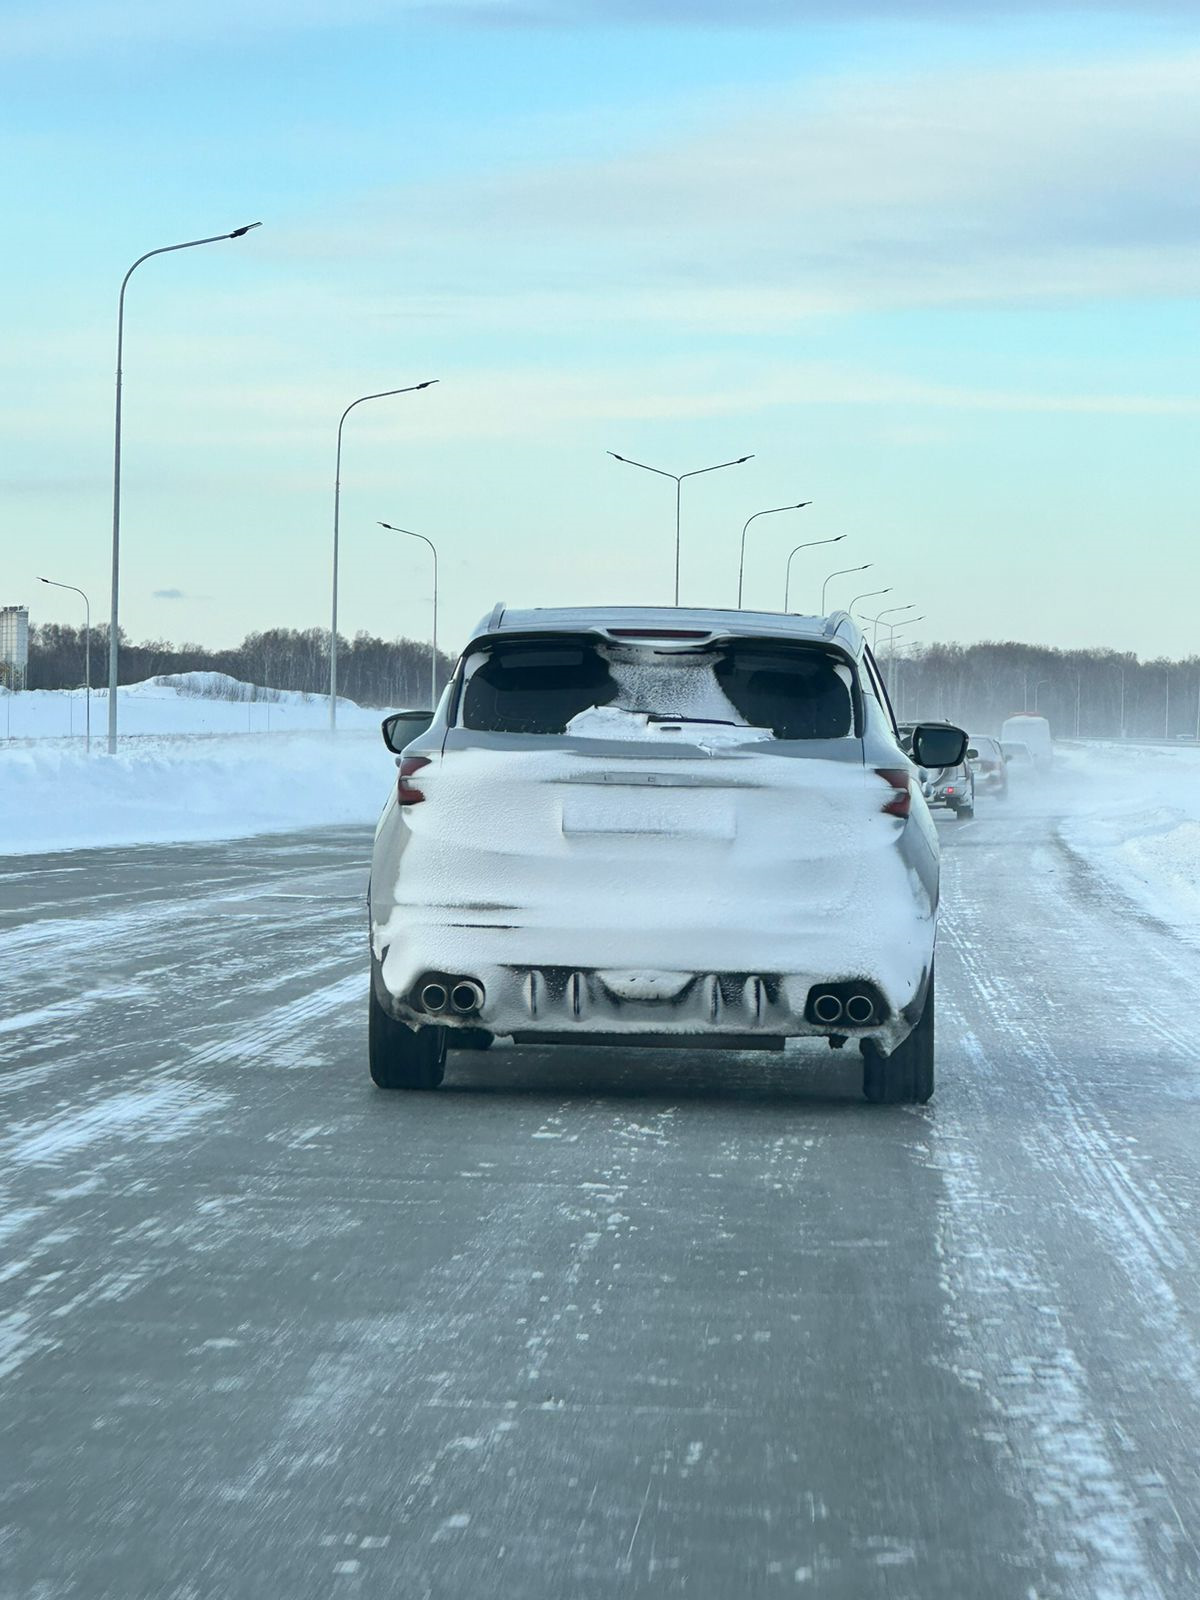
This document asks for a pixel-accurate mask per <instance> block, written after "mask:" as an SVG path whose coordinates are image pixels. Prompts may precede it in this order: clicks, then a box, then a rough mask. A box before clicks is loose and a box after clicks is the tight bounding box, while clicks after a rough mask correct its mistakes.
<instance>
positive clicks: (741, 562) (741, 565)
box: [737, 500, 812, 611]
mask: <svg viewBox="0 0 1200 1600" xmlns="http://www.w3.org/2000/svg"><path fill="white" fill-rule="evenodd" d="M810 505H812V501H811V500H800V501H798V502H797V503H796V504H795V505H794V506H771V508H770V509H769V510H767V511H756V512H755V513H754V516H752V517H747V518H746V521H745V522H744V524H743V525H742V548H741V552H740V554H739V555H738V597H737V608H738V610H739V611H740V610H741V609H742V574H743V572H744V570H745V566H746V529H747V528H748V527H749V526H750V524H751V523H752V522H753V521H754V519H755V517H773V516H774V515H775V513H776V512H777V511H802V510H803V509H804V507H805V506H810ZM784 609H785V610H786V607H785V608H784Z"/></svg>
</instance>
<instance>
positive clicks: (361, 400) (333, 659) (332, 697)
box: [329, 378, 438, 733]
mask: <svg viewBox="0 0 1200 1600" xmlns="http://www.w3.org/2000/svg"><path fill="white" fill-rule="evenodd" d="M437 381H438V380H437V379H436V378H427V379H426V380H425V382H424V383H410V384H407V385H406V386H405V387H404V388H403V389H381V390H380V391H379V393H378V394H360V395H359V397H358V399H357V400H351V402H350V404H349V405H348V406H347V407H346V409H345V411H343V412H342V414H341V416H340V418H339V419H338V426H337V465H336V467H335V468H334V473H333V605H332V608H331V611H332V617H331V621H330V624H329V731H330V733H336V732H337V601H338V593H337V591H338V516H339V512H340V507H341V499H342V428H343V426H344V425H345V421H346V418H347V417H348V416H349V415H350V413H351V412H352V411H353V410H354V408H355V406H361V405H364V404H365V403H366V401H368V400H386V399H387V398H388V396H389V395H393V394H415V393H416V391H417V390H418V389H430V388H432V387H433V385H434V384H435V383H437Z"/></svg>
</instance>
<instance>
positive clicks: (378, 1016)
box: [367, 988, 446, 1089]
mask: <svg viewBox="0 0 1200 1600" xmlns="http://www.w3.org/2000/svg"><path fill="white" fill-rule="evenodd" d="M367 1055H368V1059H369V1062H370V1067H371V1078H372V1080H373V1082H374V1083H375V1084H376V1085H377V1087H378V1088H380V1089H436V1088H437V1086H438V1085H439V1084H440V1083H441V1081H442V1079H443V1077H444V1076H445V1073H446V1030H445V1028H437V1027H430V1028H409V1027H406V1026H405V1024H404V1023H403V1022H397V1021H396V1019H395V1017H390V1016H389V1015H388V1014H387V1012H386V1011H385V1010H384V1009H383V1007H382V1006H381V1005H380V1003H379V1001H378V1000H377V999H376V997H375V991H374V989H373V988H372V990H371V995H370V1014H369V1017H368V1023H367Z"/></svg>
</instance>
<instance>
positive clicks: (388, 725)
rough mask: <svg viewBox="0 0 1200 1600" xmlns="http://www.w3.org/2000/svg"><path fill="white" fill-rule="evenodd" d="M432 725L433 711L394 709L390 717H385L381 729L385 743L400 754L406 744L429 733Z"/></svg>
mask: <svg viewBox="0 0 1200 1600" xmlns="http://www.w3.org/2000/svg"><path fill="white" fill-rule="evenodd" d="M432 725H433V712H432V711H393V712H392V714H391V716H390V717H384V719H383V721H382V722H381V723H380V729H381V731H382V733H383V742H384V744H385V745H387V747H388V749H389V750H390V751H391V752H392V754H393V755H394V756H398V755H399V754H400V752H401V751H402V750H403V749H404V748H405V746H406V745H410V744H411V743H412V742H413V740H414V739H419V738H420V736H421V735H422V734H423V733H427V732H428V731H429V729H430V727H431V726H432Z"/></svg>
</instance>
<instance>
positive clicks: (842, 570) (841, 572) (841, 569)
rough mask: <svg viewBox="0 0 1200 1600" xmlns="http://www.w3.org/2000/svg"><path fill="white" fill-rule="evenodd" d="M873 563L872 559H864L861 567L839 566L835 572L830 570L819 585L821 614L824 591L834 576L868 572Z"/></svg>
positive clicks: (823, 609) (823, 606) (823, 607)
mask: <svg viewBox="0 0 1200 1600" xmlns="http://www.w3.org/2000/svg"><path fill="white" fill-rule="evenodd" d="M874 565H875V563H874V562H873V561H864V562H863V564H862V566H861V567H839V568H838V570H837V571H836V572H831V573H830V574H829V576H828V577H827V578H826V579H825V582H824V583H823V584H822V585H821V615H822V616H824V615H825V591H826V589H828V587H829V585H830V584H831V583H832V582H833V580H834V579H835V578H844V577H845V576H846V574H847V573H848V572H869V571H870V569H871V568H872V567H873V566H874Z"/></svg>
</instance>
